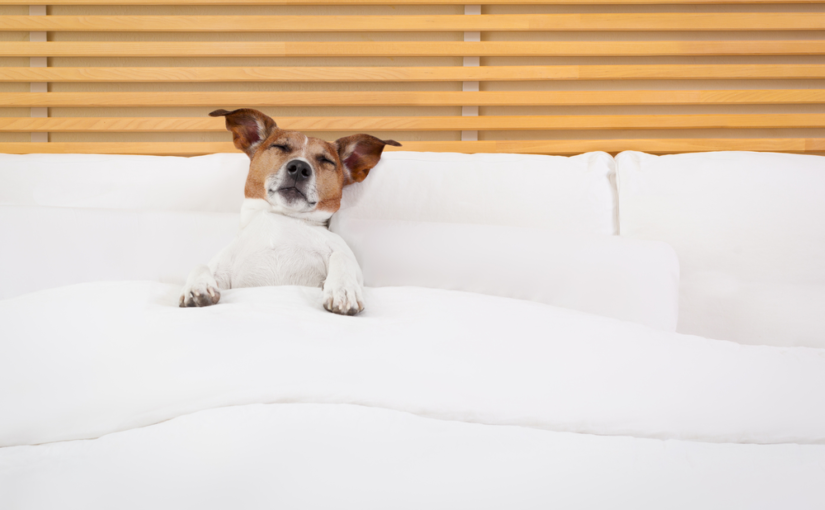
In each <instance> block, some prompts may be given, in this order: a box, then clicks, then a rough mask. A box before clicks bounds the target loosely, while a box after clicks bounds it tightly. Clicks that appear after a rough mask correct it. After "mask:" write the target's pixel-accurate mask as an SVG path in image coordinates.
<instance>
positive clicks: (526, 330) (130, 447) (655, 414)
mask: <svg viewBox="0 0 825 510" xmlns="http://www.w3.org/2000/svg"><path fill="white" fill-rule="evenodd" d="M178 290H179V289H178V288H177V287H173V286H169V285H164V284H159V283H146V282H132V283H97V284H83V285H76V286H71V287H64V288H60V289H54V290H49V291H43V292H38V293H34V294H29V295H26V296H22V297H19V298H15V299H10V300H5V301H0V339H1V340H0V445H2V446H5V447H6V448H2V449H0V508H4V509H5V508H53V507H61V508H75V507H76V508H113V507H120V508H147V507H153V508H157V507H165V508H184V507H186V508H227V507H235V508H253V507H259V506H260V507H272V505H273V504H274V503H280V504H281V506H279V508H298V507H299V508H333V507H336V506H337V505H334V504H332V502H335V501H338V502H341V501H344V500H347V499H346V498H352V499H351V501H354V502H357V504H353V505H352V506H350V505H343V506H345V507H357V508H389V507H392V508H408V507H417V508H421V507H428V508H430V507H433V508H434V507H444V508H457V507H461V506H464V507H467V508H470V507H473V508H479V507H486V508H502V507H506V506H508V505H516V506H515V507H518V508H526V507H530V506H531V505H532V507H535V508H547V507H548V506H547V505H549V504H559V505H564V506H565V507H569V508H596V507H601V508H604V505H605V504H608V505H609V504H610V502H614V503H615V502H619V501H622V500H623V499H622V498H626V500H627V501H628V502H632V505H631V506H632V507H633V508H663V507H667V508H700V507H701V508H711V507H713V508H732V507H737V508H822V507H823V506H825V350H822V349H809V348H779V347H762V346H743V345H738V344H734V343H730V342H724V341H716V340H708V339H703V338H699V337H693V336H687V335H679V334H674V333H667V332H661V331H656V330H653V329H650V328H647V327H644V326H641V325H637V324H632V323H627V322H622V321H618V320H615V319H609V318H602V317H597V316H594V315H589V314H585V313H581V312H575V311H571V310H566V309H562V308H556V307H552V306H549V305H544V304H539V303H532V302H525V301H518V300H512V299H506V298H498V297H492V296H484V295H476V294H469V293H462V292H453V291H444V290H428V289H420V288H382V289H367V293H366V304H367V310H366V312H365V313H364V314H362V315H361V316H358V317H342V316H336V315H332V314H329V313H327V312H325V311H324V310H323V309H322V308H321V307H320V305H319V303H320V290H317V289H309V288H300V287H279V288H255V289H236V290H230V291H226V292H225V293H224V294H223V296H222V299H221V303H220V304H219V305H218V306H214V307H209V308H203V309H181V308H178V307H177V306H176V300H177V292H178ZM166 420H170V421H166ZM102 436H103V437H102ZM607 436H613V437H607ZM616 436H621V437H616ZM95 438H97V439H95ZM80 439H94V440H93V441H76V440H80ZM44 443H53V444H44ZM743 443H760V444H743ZM790 443H796V444H790ZM14 445H39V446H14ZM322 487H323V490H321V488H322ZM417 489H418V490H417ZM130 491H131V492H134V494H133V495H132V496H129V497H125V496H124V494H127V493H128V494H131V493H130ZM319 491H320V492H319ZM439 495H440V496H439ZM338 497H342V498H344V499H343V500H342V499H336V498H338ZM3 498H5V499H3ZM90 498H91V499H90ZM450 498H458V499H450ZM468 498H469V499H468ZM668 498H675V499H668ZM458 501H462V502H469V503H468V504H467V505H466V506H465V505H457V502H458ZM50 502H51V503H50ZM176 502H177V503H176ZM473 502H475V503H473ZM184 503H185V504H184ZM476 503H477V504H476ZM528 503H529V504H528ZM780 503H781V504H780ZM387 505H389V506H387ZM591 505H592V506H591ZM600 505H601V506H600ZM697 505H698V506H697ZM614 507H615V506H614Z"/></svg>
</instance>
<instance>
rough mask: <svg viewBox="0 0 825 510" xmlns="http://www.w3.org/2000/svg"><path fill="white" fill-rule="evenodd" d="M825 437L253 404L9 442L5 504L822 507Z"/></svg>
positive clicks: (366, 509) (17, 508) (1, 486)
mask: <svg viewBox="0 0 825 510" xmlns="http://www.w3.org/2000/svg"><path fill="white" fill-rule="evenodd" d="M823 482H825V445H796V444H781V445H753V444H748V445H743V444H719V443H697V442H690V441H671V440H659V439H636V438H631V437H604V436H593V435H588V434H571V433H567V432H551V431H546V430H538V429H532V428H527V427H512V426H490V425H480V424H472V423H461V422H455V421H446V420H434V419H428V418H421V417H418V416H414V415H411V414H408V413H401V412H398V411H389V410H386V409H376V408H368V407H361V406H352V405H335V404H271V405H260V404H253V405H247V406H233V407H223V408H219V409H210V410H206V411H200V412H197V413H193V414H188V415H185V416H181V417H179V418H175V419H173V420H170V421H166V422H163V423H160V424H157V425H153V426H151V427H144V428H137V429H134V430H129V431H125V432H120V433H116V434H109V435H107V436H104V437H102V438H100V439H97V440H94V441H66V442H61V443H52V444H47V445H40V446H15V447H9V448H0V508H3V509H4V510H52V509H60V510H112V509H117V510H133V509H134V510H145V509H152V510H167V509H168V510H181V509H192V510H226V509H243V510H257V509H261V510H264V509H266V510H271V509H278V510H292V509H301V510H308V509H317V510H330V509H353V510H387V509H393V510H395V509H400V510H404V509H411V510H412V509H428V510H441V509H443V510H456V509H473V510H482V509H483V510H487V509H489V510H501V509H518V510H527V509H536V510H547V509H553V508H558V509H564V510H582V509H587V510H605V509H610V510H613V509H627V510H663V509H666V510H731V509H738V510H757V509H759V510H768V509H770V510H791V509H792V510H821V509H822V508H825V483H823Z"/></svg>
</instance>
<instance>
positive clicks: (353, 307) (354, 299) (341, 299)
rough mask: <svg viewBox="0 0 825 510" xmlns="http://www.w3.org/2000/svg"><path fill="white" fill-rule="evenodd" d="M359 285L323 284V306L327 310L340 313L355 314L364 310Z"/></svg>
mask: <svg viewBox="0 0 825 510" xmlns="http://www.w3.org/2000/svg"><path fill="white" fill-rule="evenodd" d="M362 292H363V291H362V290H361V286H360V285H358V284H355V283H352V284H349V285H332V284H330V285H324V308H325V309H326V310H327V311H328V312H332V313H337V314H340V315H355V314H357V313H358V312H361V311H363V310H364V297H363V295H362Z"/></svg>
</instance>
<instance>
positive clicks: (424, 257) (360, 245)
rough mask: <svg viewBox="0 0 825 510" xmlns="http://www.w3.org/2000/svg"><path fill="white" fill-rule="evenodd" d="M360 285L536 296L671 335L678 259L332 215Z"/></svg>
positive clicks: (574, 240) (591, 241)
mask: <svg viewBox="0 0 825 510" xmlns="http://www.w3.org/2000/svg"><path fill="white" fill-rule="evenodd" d="M332 229H333V231H335V232H337V233H338V234H339V235H341V236H342V237H343V238H344V240H345V241H346V242H347V244H349V246H350V247H351V248H352V250H353V252H355V255H356V257H357V258H358V261H359V263H360V264H361V269H362V270H363V273H364V283H365V284H366V285H367V286H370V287H385V286H417V287H430V288H440V289H450V290H463V291H469V292H478V293H482V294H491V295H495V296H503V297H511V298H518V299H525V300H531V301H538V302H542V303H547V304H551V305H556V306H563V307H566V308H573V309H576V310H581V311H584V312H590V313H594V314H599V315H603V316H607V317H614V318H617V319H623V320H627V321H633V322H638V323H641V324H645V325H647V326H650V327H653V328H656V329H661V330H665V331H675V329H676V319H677V313H678V293H679V262H678V260H677V259H676V255H675V254H674V252H673V249H672V248H670V246H668V245H667V244H665V243H661V242H654V241H636V240H633V239H622V238H620V237H618V236H608V235H581V234H561V233H554V232H550V231H548V230H543V229H534V228H525V227H500V226H489V225H459V224H448V223H427V222H403V221H386V220H357V219H348V218H338V219H337V220H333V224H332Z"/></svg>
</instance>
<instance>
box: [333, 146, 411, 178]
mask: <svg viewBox="0 0 825 510" xmlns="http://www.w3.org/2000/svg"><path fill="white" fill-rule="evenodd" d="M385 145H394V146H396V147H401V144H400V143H398V142H396V141H395V140H380V139H378V138H376V137H374V136H372V135H365V134H359V135H350V136H345V137H343V138H339V139H338V140H336V141H335V147H336V148H337V149H338V157H339V158H341V163H342V164H343V165H344V185H345V186H346V185H347V184H352V183H353V182H361V181H363V180H364V179H366V178H367V174H369V173H370V170H372V167H374V166H375V165H377V164H378V161H379V160H380V159H381V153H382V152H383V151H384V146H385Z"/></svg>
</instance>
